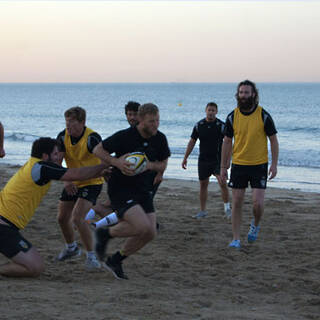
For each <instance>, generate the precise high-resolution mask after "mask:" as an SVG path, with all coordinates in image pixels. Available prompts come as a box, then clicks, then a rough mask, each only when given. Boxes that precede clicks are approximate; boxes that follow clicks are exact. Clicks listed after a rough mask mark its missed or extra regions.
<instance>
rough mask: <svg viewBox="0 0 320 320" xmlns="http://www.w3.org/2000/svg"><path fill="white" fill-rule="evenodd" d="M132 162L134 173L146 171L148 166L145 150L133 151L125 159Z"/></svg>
mask: <svg viewBox="0 0 320 320" xmlns="http://www.w3.org/2000/svg"><path fill="white" fill-rule="evenodd" d="M125 160H126V161H129V162H130V163H131V165H130V167H131V168H132V169H134V170H135V171H134V173H135V174H134V175H137V174H140V173H142V172H144V171H145V168H146V166H147V160H148V158H147V156H146V155H145V154H144V153H143V152H131V153H129V155H128V156H127V157H126V159H125Z"/></svg>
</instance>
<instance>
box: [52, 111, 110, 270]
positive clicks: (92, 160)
mask: <svg viewBox="0 0 320 320" xmlns="http://www.w3.org/2000/svg"><path fill="white" fill-rule="evenodd" d="M64 116H65V122H66V129H64V130H63V131H61V132H60V133H59V134H58V137H57V140H58V141H59V150H60V152H61V155H62V156H61V157H62V158H64V159H65V162H66V164H67V167H68V168H80V167H83V166H89V165H97V164H99V163H101V161H100V159H98V158H97V157H96V156H95V155H94V154H93V153H92V151H93V149H94V147H95V146H96V145H97V144H99V143H100V141H101V137H100V135H99V134H98V133H97V132H95V131H93V130H92V129H90V128H88V127H86V125H85V122H86V111H85V110H84V109H83V108H81V107H79V106H76V107H72V108H70V109H68V110H66V111H65V113H64ZM103 182H104V180H103V178H101V177H99V178H93V179H88V180H86V181H73V182H66V183H65V186H64V189H63V191H62V194H61V196H60V199H59V200H60V201H59V213H58V222H59V225H60V228H61V230H62V234H63V237H64V239H65V242H66V244H65V248H64V249H63V250H62V251H61V252H60V254H59V255H58V257H57V259H58V260H59V261H64V260H66V259H70V258H73V257H77V256H79V255H80V254H81V250H80V248H79V247H78V245H77V242H76V241H75V234H74V226H76V228H77V230H78V231H79V234H80V238H81V240H82V244H83V246H84V248H85V249H86V251H87V260H86V264H85V266H86V268H87V269H89V270H90V269H96V268H100V262H99V260H98V259H97V257H96V255H95V253H94V250H93V239H92V234H91V230H90V228H89V225H88V223H87V222H86V221H85V217H86V214H87V212H88V211H89V209H90V208H91V207H92V206H93V205H95V203H96V200H97V198H98V196H99V194H100V192H101V190H102V185H103Z"/></svg>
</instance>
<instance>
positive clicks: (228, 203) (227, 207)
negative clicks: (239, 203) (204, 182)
mask: <svg viewBox="0 0 320 320" xmlns="http://www.w3.org/2000/svg"><path fill="white" fill-rule="evenodd" d="M228 209H230V202H225V203H224V211H227V210H228Z"/></svg>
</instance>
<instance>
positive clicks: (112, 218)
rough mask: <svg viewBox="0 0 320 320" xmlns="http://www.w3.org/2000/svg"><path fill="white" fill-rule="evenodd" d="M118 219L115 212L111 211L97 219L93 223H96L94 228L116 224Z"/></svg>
mask: <svg viewBox="0 0 320 320" xmlns="http://www.w3.org/2000/svg"><path fill="white" fill-rule="evenodd" d="M118 221H119V220H118V217H117V214H116V213H115V212H112V213H110V214H108V215H107V216H106V217H104V218H102V219H100V220H99V221H97V222H96V223H95V224H96V228H102V227H106V226H110V225H112V224H116V223H117V222H118Z"/></svg>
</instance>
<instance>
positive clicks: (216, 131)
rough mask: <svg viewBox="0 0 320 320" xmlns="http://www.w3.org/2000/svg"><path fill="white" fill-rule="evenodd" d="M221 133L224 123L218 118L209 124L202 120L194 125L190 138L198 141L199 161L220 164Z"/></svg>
mask: <svg viewBox="0 0 320 320" xmlns="http://www.w3.org/2000/svg"><path fill="white" fill-rule="evenodd" d="M223 131H224V122H223V121H221V120H220V119H218V118H216V119H215V121H210V122H209V121H207V120H206V118H204V119H202V120H200V121H198V122H197V123H196V125H195V126H194V127H193V131H192V134H191V138H192V139H194V140H197V139H199V140H200V148H199V149H200V152H199V161H206V162H213V163H220V159H221V146H222V142H223V137H224V135H223Z"/></svg>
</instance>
